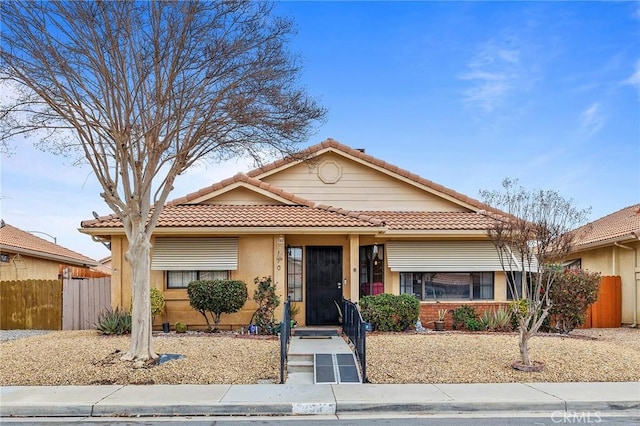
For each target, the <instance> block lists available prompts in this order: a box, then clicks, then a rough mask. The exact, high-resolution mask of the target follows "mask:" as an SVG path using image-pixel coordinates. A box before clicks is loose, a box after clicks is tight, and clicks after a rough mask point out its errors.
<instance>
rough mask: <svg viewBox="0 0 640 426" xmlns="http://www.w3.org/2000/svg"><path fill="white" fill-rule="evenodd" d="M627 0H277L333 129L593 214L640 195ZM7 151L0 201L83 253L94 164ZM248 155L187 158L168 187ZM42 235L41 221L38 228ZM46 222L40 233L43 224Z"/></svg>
mask: <svg viewBox="0 0 640 426" xmlns="http://www.w3.org/2000/svg"><path fill="white" fill-rule="evenodd" d="M639 5H640V4H639V3H637V2H603V3H595V2H281V3H278V4H277V7H276V12H277V13H278V14H280V15H284V16H288V17H291V18H293V19H294V21H295V22H296V24H297V28H298V34H297V35H296V36H295V37H294V38H293V39H292V40H291V51H292V52H295V53H297V54H298V55H299V56H300V59H301V61H302V63H303V66H304V71H303V74H302V82H303V84H304V86H305V87H306V88H307V90H308V91H309V92H310V93H311V94H312V95H313V96H314V97H316V98H318V99H319V101H320V102H321V103H322V104H323V105H325V106H326V107H327V108H328V109H329V115H328V119H327V121H326V123H325V124H324V125H323V126H321V127H320V128H319V129H317V133H316V135H315V136H314V137H313V138H311V139H310V140H309V141H308V143H307V145H309V144H313V143H317V142H319V141H321V140H324V139H326V138H327V137H332V138H334V139H336V140H338V141H340V142H342V143H344V144H347V145H349V146H352V147H354V148H365V149H366V152H367V153H369V154H371V155H373V156H375V157H378V158H381V159H384V160H385V161H387V162H390V163H392V164H395V165H397V166H399V167H402V168H404V169H408V170H410V171H411V172H413V173H417V174H419V175H420V176H422V177H425V178H427V179H431V180H433V181H435V182H437V183H439V184H442V185H445V186H447V187H449V188H451V189H454V190H456V191H459V192H461V193H463V194H466V195H468V196H471V197H474V198H478V197H479V194H478V192H479V190H481V189H499V188H500V184H501V181H502V179H503V178H505V177H509V178H518V179H519V180H520V183H521V184H522V185H524V186H525V187H527V188H531V189H533V188H541V189H556V190H558V191H559V192H560V193H561V194H562V195H563V196H565V197H567V198H573V199H574V200H575V203H576V205H577V206H579V207H581V208H585V207H591V208H592V214H591V217H590V220H594V219H597V218H599V217H602V216H604V215H606V214H609V213H612V212H614V211H617V210H619V209H621V208H624V207H627V206H629V205H632V204H635V203H637V202H639V201H640V6H639ZM17 151H18V152H17V153H16V154H15V155H14V156H12V157H3V158H2V182H1V185H2V186H1V189H0V191H1V192H0V194H1V196H2V200H1V203H2V207H1V208H2V213H1V214H2V217H3V218H4V220H5V221H7V222H8V223H10V224H12V225H15V226H18V227H20V228H21V229H25V230H36V231H42V232H47V233H49V234H51V235H54V236H56V237H57V239H58V243H59V244H61V245H63V246H65V247H68V248H71V249H73V250H76V251H79V252H82V253H84V254H86V255H88V256H91V257H93V258H96V259H97V258H101V257H104V256H107V255H108V252H107V251H106V249H104V248H103V247H102V246H101V245H100V244H97V243H94V242H92V241H91V239H90V237H88V236H86V235H83V234H80V233H78V232H77V228H78V227H79V224H80V221H81V220H84V219H89V218H91V217H92V216H91V212H92V211H97V212H98V213H100V214H107V213H109V210H108V208H107V206H106V205H105V204H104V203H103V202H102V200H101V199H100V198H99V196H98V194H99V192H100V188H99V187H98V186H97V184H96V183H95V181H94V180H93V178H92V176H91V173H90V171H89V170H88V169H84V168H78V167H75V168H74V167H71V166H70V165H69V164H68V161H67V160H66V159H64V158H60V157H55V156H54V155H52V154H49V153H43V152H40V151H37V150H34V149H32V148H29V147H28V146H25V145H23V144H20V145H19V149H18V150H17ZM249 169H250V167H249V166H248V165H247V164H245V163H244V162H242V161H240V162H231V163H226V164H223V165H215V164H209V165H201V166H200V167H197V168H195V169H193V170H190V171H189V172H188V173H186V174H185V175H184V176H182V177H181V179H180V181H179V182H178V183H177V185H176V186H175V187H176V189H175V190H174V192H173V193H172V194H171V196H170V198H176V197H179V196H181V195H184V194H185V193H188V192H191V191H194V190H196V189H199V188H201V187H203V186H206V185H210V184H211V183H213V182H217V181H219V180H221V179H223V178H226V177H229V176H231V175H233V174H235V173H236V172H238V171H246V170H249ZM40 236H41V235H40ZM45 238H46V237H45Z"/></svg>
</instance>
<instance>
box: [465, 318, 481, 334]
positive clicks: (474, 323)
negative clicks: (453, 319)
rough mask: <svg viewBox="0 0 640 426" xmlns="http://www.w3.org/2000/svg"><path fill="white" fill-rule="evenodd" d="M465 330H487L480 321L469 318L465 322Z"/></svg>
mask: <svg viewBox="0 0 640 426" xmlns="http://www.w3.org/2000/svg"><path fill="white" fill-rule="evenodd" d="M464 328H466V329H467V330H469V331H481V330H484V329H485V326H484V325H482V323H481V322H480V320H479V319H475V318H467V319H466V320H465V321H464Z"/></svg>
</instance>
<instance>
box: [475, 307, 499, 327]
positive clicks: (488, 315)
mask: <svg viewBox="0 0 640 426" xmlns="http://www.w3.org/2000/svg"><path fill="white" fill-rule="evenodd" d="M478 321H479V323H480V326H481V329H482V330H489V331H493V330H495V329H496V318H495V315H494V313H493V311H492V310H490V309H485V310H484V311H482V314H481V315H480V318H478Z"/></svg>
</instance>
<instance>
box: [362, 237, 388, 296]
mask: <svg viewBox="0 0 640 426" xmlns="http://www.w3.org/2000/svg"><path fill="white" fill-rule="evenodd" d="M380 293H384V246H383V245H377V244H374V245H371V246H362V247H360V297H362V296H373V295H376V294H380Z"/></svg>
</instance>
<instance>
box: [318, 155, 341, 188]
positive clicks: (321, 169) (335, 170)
mask: <svg viewBox="0 0 640 426" xmlns="http://www.w3.org/2000/svg"><path fill="white" fill-rule="evenodd" d="M341 177H342V166H340V164H338V163H337V162H336V161H333V160H327V161H323V162H322V163H321V164H320V165H319V166H318V178H320V180H321V181H322V182H324V183H336V182H338V181H339V180H340V178H341Z"/></svg>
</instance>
